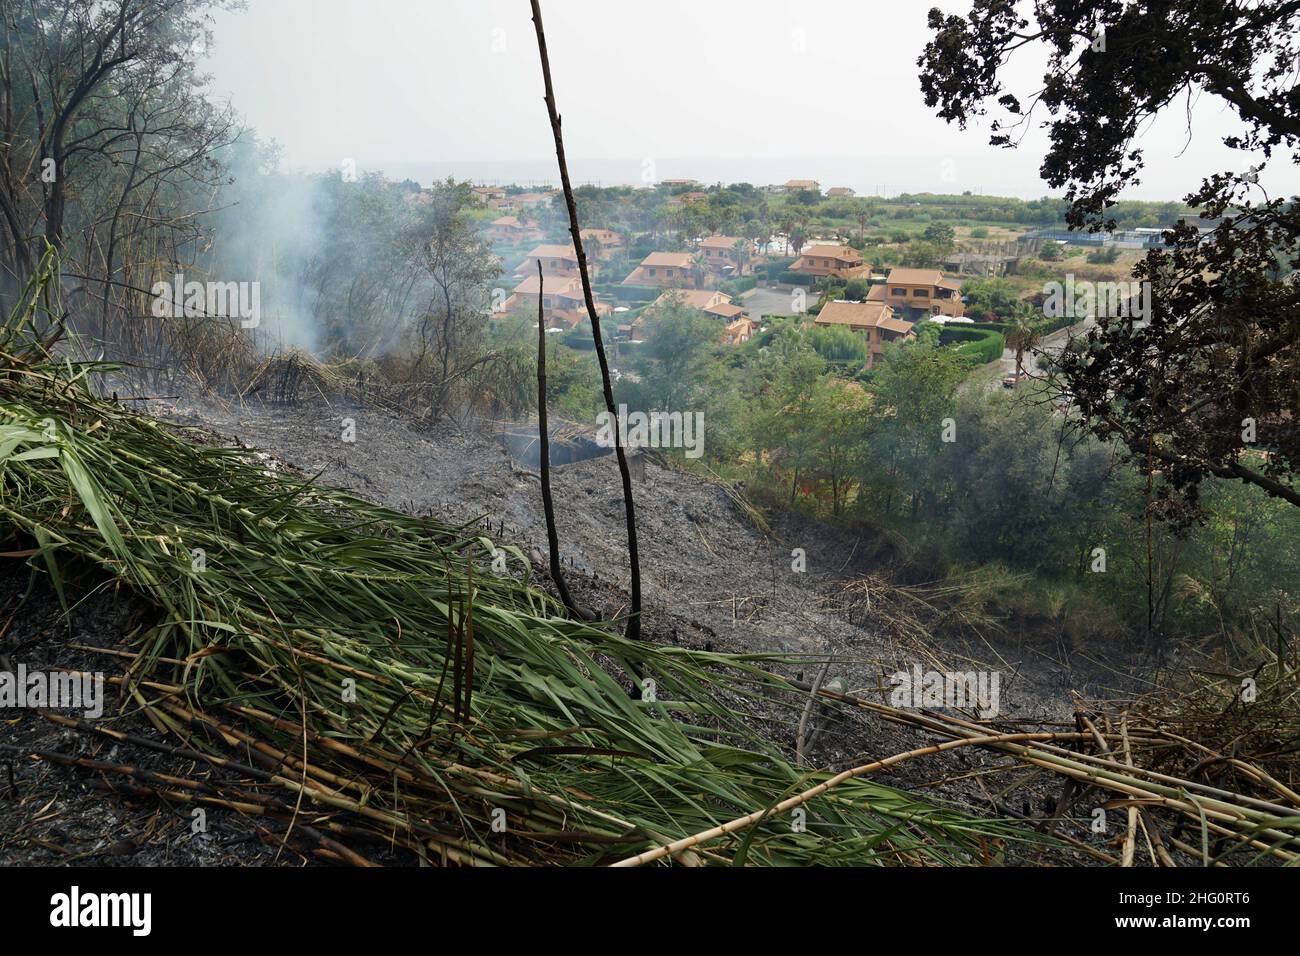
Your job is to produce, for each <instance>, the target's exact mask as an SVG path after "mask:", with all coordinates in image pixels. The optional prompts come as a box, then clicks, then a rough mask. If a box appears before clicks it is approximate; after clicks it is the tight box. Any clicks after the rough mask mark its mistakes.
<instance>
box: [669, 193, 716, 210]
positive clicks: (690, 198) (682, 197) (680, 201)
mask: <svg viewBox="0 0 1300 956" xmlns="http://www.w3.org/2000/svg"><path fill="white" fill-rule="evenodd" d="M708 198H709V194H708V193H702V192H699V191H695V192H689V193H678V194H677V195H676V196H670V197H668V205H670V206H683V205H689V204H690V203H696V202H704V200H706V199H708Z"/></svg>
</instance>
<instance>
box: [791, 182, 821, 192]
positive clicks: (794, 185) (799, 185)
mask: <svg viewBox="0 0 1300 956" xmlns="http://www.w3.org/2000/svg"><path fill="white" fill-rule="evenodd" d="M783 188H784V189H785V191H786V192H788V193H797V192H803V191H804V190H808V191H810V192H815V193H820V192H821V191H822V184H821V183H819V182H817V180H815V179H791V180H788V181H787V182H786V184H785V186H784V187H783Z"/></svg>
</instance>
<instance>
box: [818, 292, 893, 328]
mask: <svg viewBox="0 0 1300 956" xmlns="http://www.w3.org/2000/svg"><path fill="white" fill-rule="evenodd" d="M893 315H894V312H893V310H892V309H891V308H890V307H889V306H887V305H885V304H884V303H883V302H846V301H844V300H843V299H836V300H835V301H833V302H827V303H826V304H825V305H824V306H822V310H821V312H820V313H819V314H818V315H817V318H816V320H815V324H817V325H847V326H850V327H853V328H859V329H870V328H874V327H876V326H879V327H880V328H893V326H892V324H891V325H886V324H885V322H890V323H897V322H898V320H897V319H894V318H893ZM901 325H903V326H904V328H903V331H907V330H910V329H911V328H912V326H911V325H910V324H908V323H907V322H902V323H901ZM894 331H898V330H897V329H894Z"/></svg>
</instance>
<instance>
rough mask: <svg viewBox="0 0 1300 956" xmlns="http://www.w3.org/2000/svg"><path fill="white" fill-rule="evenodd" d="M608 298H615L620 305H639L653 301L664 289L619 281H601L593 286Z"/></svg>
mask: <svg viewBox="0 0 1300 956" xmlns="http://www.w3.org/2000/svg"><path fill="white" fill-rule="evenodd" d="M592 289H593V290H594V291H596V292H599V293H600V294H601V296H603V297H604V298H605V299H606V300H610V299H613V300H614V301H616V302H617V303H618V304H619V305H637V304H644V303H646V302H653V301H654V300H655V299H657V298H659V296H660V295H661V294H662V293H663V291H664V290H663V289H660V288H658V287H657V286H652V285H620V284H618V283H617V282H600V283H597V284H596V285H594V286H592Z"/></svg>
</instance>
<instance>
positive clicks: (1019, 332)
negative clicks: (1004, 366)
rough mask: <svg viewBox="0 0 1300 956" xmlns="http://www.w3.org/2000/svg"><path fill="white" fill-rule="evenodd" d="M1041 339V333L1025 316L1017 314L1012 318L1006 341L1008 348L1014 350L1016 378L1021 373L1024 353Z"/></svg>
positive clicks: (1035, 345)
mask: <svg viewBox="0 0 1300 956" xmlns="http://www.w3.org/2000/svg"><path fill="white" fill-rule="evenodd" d="M1042 340H1043V333H1042V332H1040V331H1039V330H1038V326H1037V325H1035V324H1033V323H1032V322H1030V321H1029V319H1028V318H1027V317H1025V316H1024V315H1019V316H1017V317H1016V318H1015V319H1014V320H1013V322H1012V325H1011V328H1009V329H1008V330H1007V335H1006V342H1007V347H1008V348H1011V349H1015V351H1016V378H1019V377H1020V376H1021V375H1022V374H1023V371H1024V362H1025V353H1026V352H1028V351H1029V350H1030V349H1033V348H1037V347H1038V344H1039V343H1040V342H1042Z"/></svg>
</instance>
